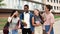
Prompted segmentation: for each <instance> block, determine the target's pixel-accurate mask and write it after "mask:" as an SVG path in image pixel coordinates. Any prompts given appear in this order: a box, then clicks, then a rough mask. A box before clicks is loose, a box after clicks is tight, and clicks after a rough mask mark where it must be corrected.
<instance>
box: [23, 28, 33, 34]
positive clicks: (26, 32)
mask: <svg viewBox="0 0 60 34" xmlns="http://www.w3.org/2000/svg"><path fill="white" fill-rule="evenodd" d="M22 34H32V31H31V29H30V28H28V29H26V28H23V29H22Z"/></svg>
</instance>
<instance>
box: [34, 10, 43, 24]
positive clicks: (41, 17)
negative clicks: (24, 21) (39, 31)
mask: <svg viewBox="0 0 60 34" xmlns="http://www.w3.org/2000/svg"><path fill="white" fill-rule="evenodd" d="M35 10H37V11H38V12H39V10H38V9H35ZM39 17H40V19H41V20H42V22H44V20H43V17H42V16H41V14H40V12H39ZM41 24H43V23H41Z"/></svg>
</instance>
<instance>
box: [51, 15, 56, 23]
mask: <svg viewBox="0 0 60 34" xmlns="http://www.w3.org/2000/svg"><path fill="white" fill-rule="evenodd" d="M50 22H51V23H54V22H55V19H54V16H53V15H51V19H50Z"/></svg>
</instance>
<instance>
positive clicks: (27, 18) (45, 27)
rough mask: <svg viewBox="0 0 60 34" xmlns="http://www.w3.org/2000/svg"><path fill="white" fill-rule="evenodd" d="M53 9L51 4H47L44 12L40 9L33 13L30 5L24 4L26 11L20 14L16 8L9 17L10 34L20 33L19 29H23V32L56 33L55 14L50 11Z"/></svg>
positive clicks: (29, 33)
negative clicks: (54, 26) (54, 28)
mask: <svg viewBox="0 0 60 34" xmlns="http://www.w3.org/2000/svg"><path fill="white" fill-rule="evenodd" d="M51 9H52V6H51V5H45V12H44V13H43V14H41V13H40V12H39V10H38V9H35V10H34V14H33V13H31V11H29V6H28V5H24V12H23V13H21V14H20V15H19V12H18V11H15V10H14V11H13V12H12V14H11V15H10V16H9V17H8V22H9V24H10V25H9V33H8V34H18V29H22V34H54V30H53V24H54V15H53V14H52V13H51V12H50V10H51ZM19 16H20V17H19Z"/></svg>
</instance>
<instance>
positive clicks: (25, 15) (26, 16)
mask: <svg viewBox="0 0 60 34" xmlns="http://www.w3.org/2000/svg"><path fill="white" fill-rule="evenodd" d="M29 13H30V12H29ZM29 13H25V12H24V21H25V22H26V24H27V26H24V28H30V14H29Z"/></svg>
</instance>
